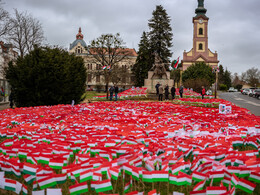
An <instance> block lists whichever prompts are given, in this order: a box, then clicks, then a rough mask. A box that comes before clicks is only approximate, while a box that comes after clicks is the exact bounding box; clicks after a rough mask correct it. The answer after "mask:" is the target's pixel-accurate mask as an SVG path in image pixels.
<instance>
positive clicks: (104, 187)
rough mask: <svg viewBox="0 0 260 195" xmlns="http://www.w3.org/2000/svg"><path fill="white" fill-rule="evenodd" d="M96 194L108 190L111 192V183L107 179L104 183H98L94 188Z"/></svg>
mask: <svg viewBox="0 0 260 195" xmlns="http://www.w3.org/2000/svg"><path fill="white" fill-rule="evenodd" d="M95 189H96V192H98V193H99V192H106V191H109V190H113V187H112V184H111V181H110V180H109V179H107V180H104V181H99V182H98V183H97V184H96V186H95Z"/></svg>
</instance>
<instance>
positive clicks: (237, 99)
mask: <svg viewBox="0 0 260 195" xmlns="http://www.w3.org/2000/svg"><path fill="white" fill-rule="evenodd" d="M234 99H235V100H244V99H242V98H234Z"/></svg>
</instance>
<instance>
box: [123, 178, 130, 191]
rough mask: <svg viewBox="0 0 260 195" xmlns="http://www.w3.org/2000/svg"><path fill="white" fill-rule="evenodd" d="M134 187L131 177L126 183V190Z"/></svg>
mask: <svg viewBox="0 0 260 195" xmlns="http://www.w3.org/2000/svg"><path fill="white" fill-rule="evenodd" d="M131 187H132V178H130V181H129V182H128V183H127V184H126V185H125V188H124V192H125V193H127V192H129V191H130V189H131Z"/></svg>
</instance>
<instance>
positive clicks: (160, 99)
mask: <svg viewBox="0 0 260 195" xmlns="http://www.w3.org/2000/svg"><path fill="white" fill-rule="evenodd" d="M162 99H163V86H162V85H160V87H159V101H162Z"/></svg>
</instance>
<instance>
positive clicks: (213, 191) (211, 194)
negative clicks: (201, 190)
mask: <svg viewBox="0 0 260 195" xmlns="http://www.w3.org/2000/svg"><path fill="white" fill-rule="evenodd" d="M226 192H227V188H226V187H217V186H209V187H207V188H206V194H207V195H219V194H224V193H226Z"/></svg>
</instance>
